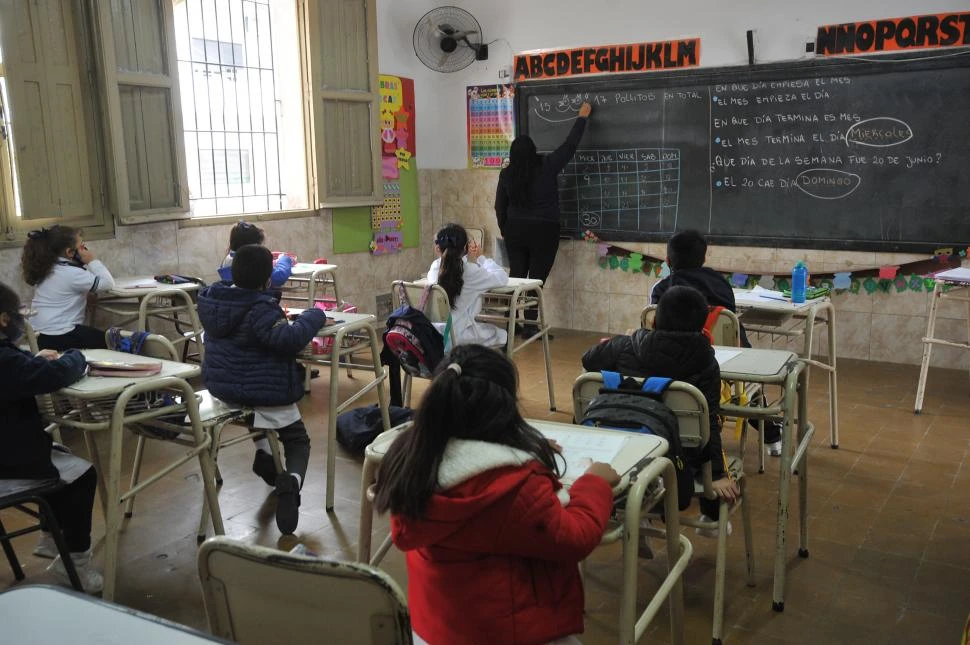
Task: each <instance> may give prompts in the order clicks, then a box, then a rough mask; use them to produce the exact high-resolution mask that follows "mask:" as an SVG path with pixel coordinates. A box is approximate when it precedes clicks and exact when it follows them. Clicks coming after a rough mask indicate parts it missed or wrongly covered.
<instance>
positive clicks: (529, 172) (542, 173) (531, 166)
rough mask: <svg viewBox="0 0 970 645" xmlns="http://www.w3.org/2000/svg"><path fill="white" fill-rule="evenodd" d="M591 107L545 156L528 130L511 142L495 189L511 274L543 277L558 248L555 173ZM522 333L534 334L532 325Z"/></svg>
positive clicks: (530, 314)
mask: <svg viewBox="0 0 970 645" xmlns="http://www.w3.org/2000/svg"><path fill="white" fill-rule="evenodd" d="M592 111H593V109H592V107H591V106H590V104H589V103H583V104H582V105H581V106H580V108H579V117H578V118H577V119H576V121H575V123H573V127H572V129H571V130H570V131H569V135H568V136H566V140H565V141H563V142H562V145H560V146H559V147H558V148H556V149H555V150H554V151H552V152H551V153H549V154H548V155H540V154H538V153H537V152H536V144H535V142H534V141H532V138H531V137H529V136H527V135H521V136H518V137H516V138H515V140H514V141H512V145H511V146H510V147H509V165H508V166H506V167H505V168H503V169H502V172H501V173H500V174H499V177H498V189H497V190H496V192H495V216H496V218H498V227H499V230H500V231H501V232H502V237H503V238H505V248H506V251H507V252H508V256H509V269H510V271H509V273H510V275H511V276H512V277H513V278H534V279H538V280H542V281H543V282H545V280H546V278H548V277H549V272H550V271H552V265H553V263H554V262H555V261H556V253H558V252H559V184H558V183H557V181H556V176H557V175H558V174H559V173H560V172H562V169H563V168H565V167H566V164H567V163H569V160H570V159H572V157H573V154H574V153H575V152H576V147H577V146H578V145H579V140H580V139H582V138H583V131H584V130H585V129H586V121H587V120H588V119H589V115H590V112H592ZM525 315H526V319H528V320H535V319H536V317H537V315H538V311H537V310H536V309H534V308H532V309H527V310H526V312H525ZM522 333H523V334H525V335H532V334H534V333H536V328H535V325H530V326H526V327H525V328H524V329H523V330H522Z"/></svg>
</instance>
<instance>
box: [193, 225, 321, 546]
mask: <svg viewBox="0 0 970 645" xmlns="http://www.w3.org/2000/svg"><path fill="white" fill-rule="evenodd" d="M272 272H273V255H272V253H270V251H269V249H267V248H265V247H262V246H259V245H257V244H247V245H245V246H242V247H240V248H239V249H238V250H237V251H236V253H235V256H234V257H233V260H232V283H233V284H229V283H227V282H217V283H216V284H213V285H211V286H209V287H207V288H206V289H203V290H202V292H201V293H200V294H199V320H200V321H201V322H202V326H203V328H205V334H206V337H205V359H204V360H203V362H202V379H203V380H204V381H205V385H206V387H207V388H209V391H210V392H212V395H213V396H215V397H216V398H219V399H222V400H224V401H228V402H232V403H235V404H239V405H244V406H251V407H253V408H254V411H255V416H254V420H253V428H254V429H271V430H274V431H275V432H276V434H277V435H278V436H279V439H280V443H282V444H283V450H284V454H285V457H286V470H285V471H284V472H282V473H280V474H279V475H277V473H276V468H275V466H274V464H273V457H272V455H271V454H270V449H269V443H268V442H267V441H266V439H265V438H263V439H260V440H259V441H257V442H256V456H255V458H254V459H253V472H254V473H256V474H257V475H259V476H260V477H262V478H263V481H265V482H266V483H267V484H269V485H270V486H274V487H275V489H276V490H275V494H276V498H277V499H276V526H277V527H278V528H279V530H280V532H281V533H284V534H288V533H292V532H293V531H295V530H296V525H297V522H298V520H299V508H300V489H301V487H302V486H303V481H304V479H305V478H306V471H307V463H308V461H309V459H310V437H309V436H308V435H307V431H306V426H304V425H303V419H302V418H301V417H300V410H299V408H298V407H297V406H296V402H297V401H299V400H300V399H301V398H303V374H304V372H303V367H302V366H301V365H300V364H299V363H298V362H297V361H296V355H297V354H298V353H299V352H300V350H302V349H303V348H304V347H306V346H307V344H308V343H309V342H310V340H311V339H312V338H313V337H314V336H315V335H316V333H317V332H318V331H319V330H320V328H321V327H323V325H324V323H325V322H326V315H325V314H324V313H323V311H321V310H319V309H316V308H310V309H307V310H306V311H304V312H303V313H301V314H300V315H299V316H297V317H296V320H294V321H293V322H292V324H289V323H287V319H286V315H285V314H284V313H283V309H282V308H280V305H279V292H271V291H267V289H268V288H269V286H270V275H271V274H272Z"/></svg>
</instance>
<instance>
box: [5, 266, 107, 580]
mask: <svg viewBox="0 0 970 645" xmlns="http://www.w3.org/2000/svg"><path fill="white" fill-rule="evenodd" d="M23 334H24V317H23V314H21V313H20V298H18V297H17V294H16V293H14V291H13V290H12V289H11V288H10V287H8V286H7V285H5V284H2V283H0V405H2V406H3V410H4V414H3V416H4V419H3V434H2V436H3V443H4V446H3V450H0V479H42V480H43V479H60V480H61V482H62V484H63V487H61V488H59V489H58V490H57V491H56V492H53V493H50V494H48V495H46V497H45V499H46V500H47V503H48V504H50V507H51V511H52V512H53V513H54V517H56V518H57V523H58V525H59V526H60V529H61V532H62V533H63V535H64V541H65V542H66V543H67V548H68V550H69V551H70V553H71V560H73V561H74V567H75V568H76V569H77V574H78V577H79V578H80V579H81V585H82V586H83V587H84V590H85V591H87V592H88V593H100V592H101V588H102V587H103V585H104V579H103V578H102V576H101V573H100V572H98V571H97V570H96V569H95V568H94V566H93V564H92V562H91V509H92V508H93V507H94V491H95V488H97V483H98V479H97V475H96V474H95V472H94V468H93V467H92V466H91V464H90V463H88V462H87V461H85V460H83V459H81V458H80V457H75V456H74V455H72V454H71V453H70V452H69V451H68V450H67V448H65V447H63V446H58V445H55V444H54V443H53V442H52V441H51V438H50V435H48V434H47V433H46V432H45V431H44V427H45V425H46V424H45V423H44V420H43V418H42V417H41V415H40V411H39V410H38V409H37V401H36V400H35V399H34V397H35V396H37V395H40V394H49V393H51V392H56V391H57V390H59V389H61V388H63V387H67V386H68V385H71V384H72V383H74V382H75V381H78V380H80V379H81V378H83V377H84V372H85V370H86V369H87V362H86V361H85V359H84V355H83V354H81V352H79V351H77V350H76V349H69V350H67V351H65V352H64V353H63V354H61V355H58V353H57V352H56V351H54V350H51V349H42V350H41V351H40V352H38V354H37V356H32V355H31V354H30V353H29V352H25V351H23V350H21V349H19V348H18V347H17V343H18V342H20V340H21V338H22V337H23ZM34 555H36V556H38V557H42V558H54V562H53V563H51V565H50V566H49V567H48V568H47V570H48V571H50V572H52V573H54V574H55V575H56V576H57V577H58V578H60V579H62V580H63V581H65V582H67V581H68V577H67V571H66V569H65V568H64V563H63V562H61V559H60V556H59V555H58V554H57V547H56V545H55V543H54V536H53V535H52V534H51V533H49V532H47V531H42V532H41V537H40V540H38V542H37V546H36V547H35V548H34Z"/></svg>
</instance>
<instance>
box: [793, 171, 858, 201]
mask: <svg viewBox="0 0 970 645" xmlns="http://www.w3.org/2000/svg"><path fill="white" fill-rule="evenodd" d="M861 184H862V178H861V177H860V176H859V175H857V174H855V173H851V172H846V171H844V170H836V169H835V168H809V169H808V170H803V171H802V172H800V173H798V175H797V176H796V177H795V185H796V186H797V187H798V188H799V190H801V191H802V192H803V193H805V194H806V195H808V196H809V197H814V198H816V199H842V198H844V197H848V196H849V195H851V194H852V193H853V192H855V190H856V189H857V188H858V187H859V186H860V185H861Z"/></svg>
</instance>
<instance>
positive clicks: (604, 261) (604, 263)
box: [596, 255, 609, 269]
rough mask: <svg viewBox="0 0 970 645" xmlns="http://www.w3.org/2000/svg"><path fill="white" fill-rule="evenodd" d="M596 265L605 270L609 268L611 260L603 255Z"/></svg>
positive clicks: (597, 259)
mask: <svg viewBox="0 0 970 645" xmlns="http://www.w3.org/2000/svg"><path fill="white" fill-rule="evenodd" d="M596 263H597V264H598V265H600V268H601V269H605V268H606V267H607V266H609V260H607V259H606V256H605V255H601V256H599V257H598V258H596Z"/></svg>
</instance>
